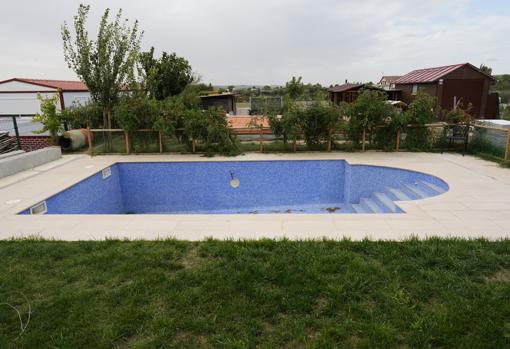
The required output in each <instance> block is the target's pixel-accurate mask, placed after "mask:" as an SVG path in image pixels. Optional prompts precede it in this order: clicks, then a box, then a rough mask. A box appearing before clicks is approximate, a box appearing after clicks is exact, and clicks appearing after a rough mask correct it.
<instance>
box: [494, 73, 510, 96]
mask: <svg viewBox="0 0 510 349" xmlns="http://www.w3.org/2000/svg"><path fill="white" fill-rule="evenodd" d="M494 77H495V78H496V83H495V84H494V86H491V90H493V91H497V92H498V93H499V96H500V97H501V102H502V103H510V74H503V75H494Z"/></svg>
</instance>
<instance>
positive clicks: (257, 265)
mask: <svg viewBox="0 0 510 349" xmlns="http://www.w3.org/2000/svg"><path fill="white" fill-rule="evenodd" d="M0 257H1V259H2V264H1V265H0V279H1V280H2V282H1V283H0V303H1V305H0V307H1V308H0V309H1V311H0V324H1V326H0V347H2V348H13V347H16V348H170V347H179V348H217V347H221V348H255V347H260V348H281V347H288V348H305V347H306V348H370V349H373V348H470V349H474V348H484V349H485V348H507V347H510V320H509V319H510V302H508V299H509V297H510V241H509V240H505V241H499V242H489V241H484V240H473V241H466V240H438V239H432V240H428V241H417V240H410V241H405V242H369V241H363V242H350V241H339V242H333V241H317V242H312V241H302V242H292V241H278V242H276V241H272V240H262V241H250V242H234V241H223V242H221V241H214V240H211V241H205V242H184V241H154V242H150V241H133V242H127V241H104V242H97V241H83V242H52V241H1V242H0ZM11 306H12V307H11ZM29 309H30V311H31V313H30V317H29V313H28V310H29ZM16 311H19V315H20V317H18V314H17V312H16ZM20 321H21V324H20ZM22 327H23V329H24V330H23V331H22V329H21V328H22Z"/></svg>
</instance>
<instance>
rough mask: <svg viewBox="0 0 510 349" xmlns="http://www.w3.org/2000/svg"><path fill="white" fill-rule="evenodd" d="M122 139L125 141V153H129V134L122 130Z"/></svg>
mask: <svg viewBox="0 0 510 349" xmlns="http://www.w3.org/2000/svg"><path fill="white" fill-rule="evenodd" d="M124 141H125V142H126V154H128V155H129V135H128V133H127V132H126V131H124Z"/></svg>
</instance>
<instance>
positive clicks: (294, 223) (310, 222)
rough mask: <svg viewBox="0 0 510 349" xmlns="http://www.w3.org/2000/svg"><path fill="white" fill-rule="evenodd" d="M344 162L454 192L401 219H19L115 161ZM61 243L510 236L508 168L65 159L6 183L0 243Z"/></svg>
mask: <svg viewBox="0 0 510 349" xmlns="http://www.w3.org/2000/svg"><path fill="white" fill-rule="evenodd" d="M322 159H324V160H325V159H345V160H347V161H348V162H349V163H350V164H367V165H380V166H391V167H398V168H404V169H410V170H415V171H420V172H425V173H429V174H432V175H435V176H437V177H440V178H442V179H443V180H445V181H446V182H447V183H448V185H449V186H450V189H449V191H448V192H446V193H444V194H442V195H439V196H435V197H431V198H427V199H423V200H415V201H402V202H399V203H398V205H399V206H400V207H401V208H402V209H403V210H404V211H405V212H406V213H404V214H221V215H205V214H204V215H196V214H192V215H178V214H175V215H174V214H167V215H151V214H148V215H33V216H31V215H17V214H16V213H18V212H20V211H21V210H23V209H26V208H27V207H30V206H32V205H34V204H36V203H38V202H40V201H42V200H44V199H46V198H48V197H50V196H51V195H54V194H56V193H58V192H60V191H62V190H64V189H66V188H68V187H70V186H72V185H73V184H75V183H76V182H78V181H80V180H82V179H84V178H86V177H88V176H90V175H92V174H94V173H96V172H98V171H100V170H101V169H103V168H105V167H107V166H110V165H112V164H114V163H116V162H138V161H140V162H149V161H150V162H155V161H253V160H322ZM27 236H38V237H43V238H55V239H61V240H97V239H105V238H120V239H124V238H127V239H164V238H176V239H184V240H202V239H205V238H209V237H213V238H217V239H260V238H289V239H320V238H330V239H342V238H350V239H353V240H359V239H363V238H370V239H392V240H402V239H406V238H409V237H411V236H415V237H418V238H427V237H431V236H439V237H463V238H478V237H484V238H487V239H500V238H508V237H510V169H506V168H501V167H499V166H498V165H497V164H495V163H492V162H488V161H485V160H481V159H477V158H475V157H472V156H464V157H463V156H461V155H458V154H449V153H445V154H432V153H406V152H401V153H384V152H365V153H343V152H333V153H298V154H256V153H251V154H247V155H243V156H238V157H214V158H204V157H201V156H199V155H176V154H172V155H167V154H165V155H124V156H123V155H110V156H96V157H89V156H87V155H65V156H63V157H62V158H61V159H59V160H57V161H53V162H51V163H48V164H45V165H43V166H39V167H36V168H34V169H31V170H27V171H23V172H20V173H18V174H15V175H13V176H9V177H5V178H2V179H0V239H8V238H17V237H27Z"/></svg>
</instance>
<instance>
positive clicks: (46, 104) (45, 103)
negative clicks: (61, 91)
mask: <svg viewBox="0 0 510 349" xmlns="http://www.w3.org/2000/svg"><path fill="white" fill-rule="evenodd" d="M58 98H59V97H58V95H57V94H55V95H53V96H51V97H43V96H41V95H40V94H37V99H39V100H40V101H41V113H40V114H37V115H35V116H34V118H33V119H32V121H33V122H40V123H41V124H42V125H43V128H42V129H41V130H38V131H34V133H44V132H49V133H50V138H51V142H52V143H53V144H56V143H57V137H58V133H59V132H61V131H63V130H64V126H63V124H64V122H65V117H64V115H63V114H62V113H61V112H60V110H58V109H57V102H58Z"/></svg>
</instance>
